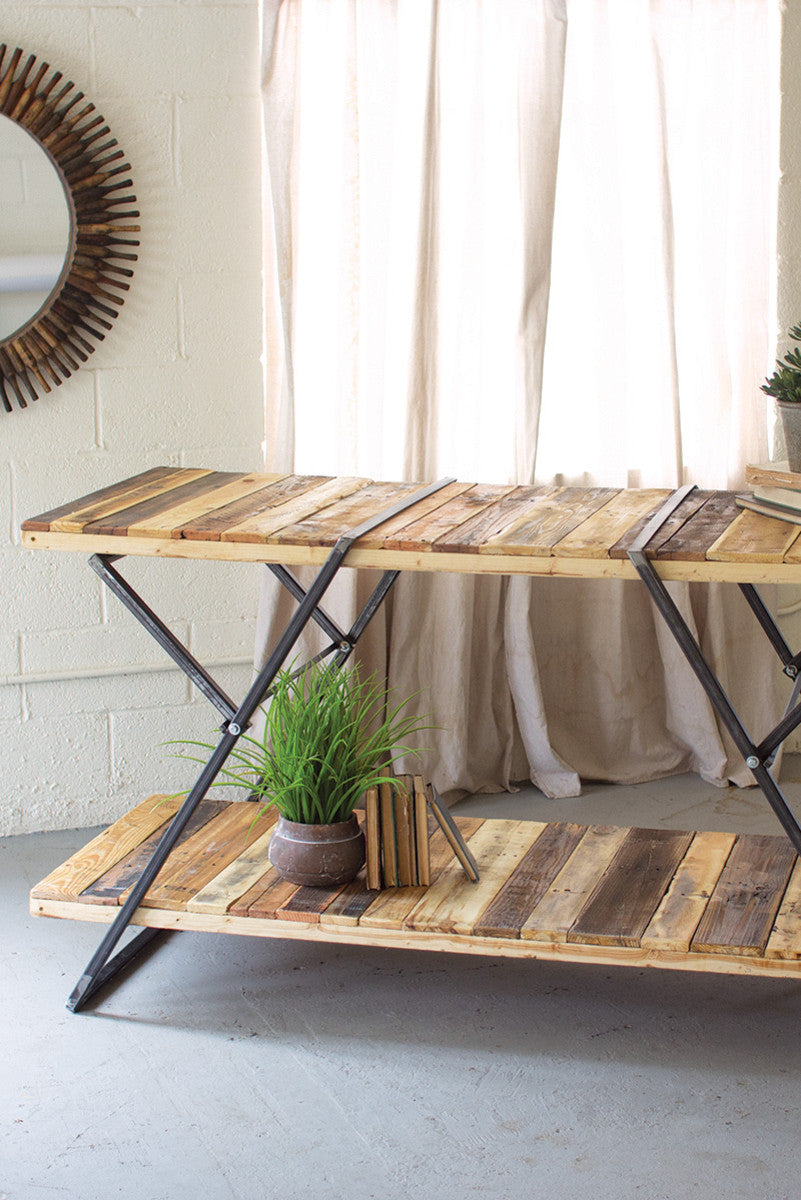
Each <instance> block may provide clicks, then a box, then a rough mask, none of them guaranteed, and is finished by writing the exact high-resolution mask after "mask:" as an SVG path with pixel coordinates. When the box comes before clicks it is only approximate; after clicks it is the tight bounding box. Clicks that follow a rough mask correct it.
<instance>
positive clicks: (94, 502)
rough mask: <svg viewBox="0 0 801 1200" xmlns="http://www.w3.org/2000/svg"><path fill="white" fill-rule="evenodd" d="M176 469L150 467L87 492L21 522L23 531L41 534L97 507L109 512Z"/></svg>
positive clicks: (101, 510)
mask: <svg viewBox="0 0 801 1200" xmlns="http://www.w3.org/2000/svg"><path fill="white" fill-rule="evenodd" d="M177 470H178V468H176V467H151V469H150V470H149V471H142V472H141V473H140V474H139V475H134V476H133V477H132V478H131V479H123V480H121V481H120V482H119V483H112V484H110V485H109V486H108V487H104V488H100V489H99V490H98V491H96V492H89V494H88V495H86V496H80V497H79V498H78V499H77V500H70V501H69V503H68V504H61V505H59V507H58V508H51V509H50V511H49V512H44V513H40V514H39V515H38V516H36V517H29V518H28V520H27V521H23V522H22V528H23V529H24V530H32V531H35V532H38V533H43V532H45V531H46V530H48V529H50V528H51V527H52V526H53V522H54V521H58V520H60V519H61V518H62V517H70V516H76V515H80V514H82V513H83V512H84V511H85V510H89V511H92V510H93V509H94V508H95V507H97V508H98V509H99V510H100V512H99V515H102V513H103V511H104V510H103V505H104V504H106V503H110V504H111V505H112V509H111V511H112V512H113V511H114V507H113V506H115V505H116V504H117V502H118V500H119V499H120V497H122V504H124V503H125V502H126V498H127V497H128V496H129V495H130V494H131V493H132V492H135V491H136V489H137V488H139V487H148V486H156V485H158V483H159V482H160V481H162V480H165V479H169V478H170V477H171V476H172V475H174V474H175V473H176V472H177Z"/></svg>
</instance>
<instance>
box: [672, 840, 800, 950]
mask: <svg viewBox="0 0 801 1200" xmlns="http://www.w3.org/2000/svg"><path fill="white" fill-rule="evenodd" d="M795 861H796V853H795V850H794V849H793V846H792V845H791V843H790V842H789V840H788V839H787V838H785V837H768V836H757V835H755V834H747V835H744V836H743V837H740V838H738V839H737V842H736V844H735V846H734V849H733V850H732V852H731V854H730V855H729V858H728V861H727V863H726V866H725V867H724V868H723V871H722V872H721V876H720V879H719V880H718V883H717V886H716V888H715V890H714V892H713V893H712V898H711V899H710V901H709V903H708V904H707V906H706V911H705V912H704V915H703V917H702V918H701V922H700V924H699V926H698V929H697V930H696V933H695V936H694V937H693V940H692V943H691V947H690V948H691V949H692V950H693V951H694V952H695V953H706V954H745V955H761V954H762V953H763V951H764V949H765V947H766V945H767V942H768V938H769V937H770V934H771V930H772V928H773V921H774V918H775V916H776V913H777V912H778V910H779V905H780V903H781V899H782V896H783V895H784V892H785V889H786V887H787V883H788V880H789V878H790V873H791V871H792V869H793V867H794V865H795Z"/></svg>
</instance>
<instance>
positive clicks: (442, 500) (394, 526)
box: [356, 483, 473, 550]
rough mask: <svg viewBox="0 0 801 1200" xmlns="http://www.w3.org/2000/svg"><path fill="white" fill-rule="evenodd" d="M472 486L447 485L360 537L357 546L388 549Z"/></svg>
mask: <svg viewBox="0 0 801 1200" xmlns="http://www.w3.org/2000/svg"><path fill="white" fill-rule="evenodd" d="M472 486H473V485H472V484H470V483H446V484H445V486H444V487H441V488H440V489H439V491H438V492H432V493H431V495H430V496H426V497H425V499H424V500H418V501H417V502H416V503H415V504H413V505H412V506H411V507H410V508H407V509H404V511H403V512H401V513H398V514H397V516H395V517H390V519H389V520H388V521H384V523H383V525H380V526H379V527H378V529H374V530H373V531H372V533H366V534H365V535H364V537H360V538H359V540H358V542H357V543H356V545H357V546H358V548H359V549H360V550H378V549H383V548H385V547H388V546H389V545H390V543H391V542H396V543H397V542H398V541H402V540H403V538H402V531H403V530H404V529H406V528H407V526H409V525H414V524H415V523H416V522H417V521H421V520H422V519H423V517H426V516H428V514H429V513H432V512H434V511H435V510H436V509H438V508H442V506H443V504H447V503H448V501H449V500H453V499H454V497H456V496H461V494H462V492H466V491H468V490H469V489H470V488H471V487H472Z"/></svg>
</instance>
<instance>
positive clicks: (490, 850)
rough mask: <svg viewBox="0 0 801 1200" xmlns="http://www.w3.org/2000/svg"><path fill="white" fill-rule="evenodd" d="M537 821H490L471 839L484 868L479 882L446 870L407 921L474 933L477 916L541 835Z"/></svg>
mask: <svg viewBox="0 0 801 1200" xmlns="http://www.w3.org/2000/svg"><path fill="white" fill-rule="evenodd" d="M541 831H542V825H541V824H540V822H537V821H487V822H485V823H484V825H482V827H481V828H480V829H479V830H478V831H477V832H476V833H474V834H473V836H472V837H471V839H470V842H469V846H470V851H471V853H472V854H473V856H474V857H475V859H476V861H477V862H478V865H479V870H480V872H481V878H480V879H479V881H478V882H477V883H471V881H470V880H469V879H468V878H467V876H466V875H464V874H462V876H461V878H458V879H457V878H454V877H452V876H451V875H450V873H449V872H445V873H444V874H443V875H441V876H440V878H439V879H438V880H437V882H436V883H434V884H432V885H431V887H430V888H429V889H428V890H427V892H426V894H425V896H424V897H423V898H422V900H421V901H420V903H419V904H418V905H417V907H416V908H414V909H413V911H412V912H411V913H410V915H409V917H408V918H407V920H406V925H407V926H408V928H410V929H437V930H440V931H441V932H443V933H470V931H471V930H472V928H473V925H474V924H475V922H476V919H477V917H478V915H479V913H481V912H482V911H483V910H484V909H485V908H486V906H487V904H488V903H489V901H490V900H491V899H492V898H493V896H494V895H495V894H496V892H497V891H498V890H499V888H501V887H502V886H503V884H504V883H505V882H506V880H507V879H508V878H509V876H510V875H511V873H512V871H514V869H515V867H516V866H517V864H518V863H519V862H520V860H521V858H523V856H524V855H525V853H526V851H527V850H528V848H529V847H530V846H531V844H532V843H533V842H534V840H535V839H536V838H537V837H538V836H539V834H540V832H541Z"/></svg>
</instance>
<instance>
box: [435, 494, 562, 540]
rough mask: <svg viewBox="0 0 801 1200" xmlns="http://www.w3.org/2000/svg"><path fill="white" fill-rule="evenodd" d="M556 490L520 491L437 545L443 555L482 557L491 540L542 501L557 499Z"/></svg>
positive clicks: (456, 530) (478, 514) (504, 497)
mask: <svg viewBox="0 0 801 1200" xmlns="http://www.w3.org/2000/svg"><path fill="white" fill-rule="evenodd" d="M555 491H556V489H555V488H552V487H516V488H513V489H512V491H510V492H509V493H508V494H507V495H505V496H502V497H501V498H500V500H496V501H495V503H494V504H490V505H488V507H487V508H484V509H482V510H481V512H478V513H476V515H475V516H474V517H471V518H470V520H468V521H465V522H464V523H463V524H461V525H458V526H457V527H456V528H455V529H453V530H451V531H449V532H448V533H444V534H442V535H441V536H440V537H438V538H437V539H436V541H435V542H434V543H433V547H432V548H433V549H434V550H436V551H437V552H438V553H439V554H443V553H453V554H478V553H479V552H480V551H481V548H482V546H483V545H484V543H485V542H487V541H488V540H489V539H491V538H493V537H496V536H499V535H501V534H502V533H503V531H504V530H505V529H508V527H509V526H510V525H513V524H514V523H515V521H518V520H521V519H523V518H524V517H525V516H526V515H527V514H528V513H529V512H530V511H531V509H532V507H533V506H534V504H535V503H536V502H537V501H538V500H543V499H544V498H545V497H546V496H549V495H553V493H554V492H555Z"/></svg>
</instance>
